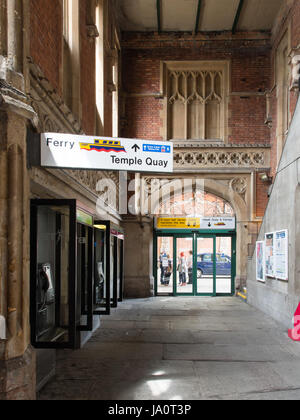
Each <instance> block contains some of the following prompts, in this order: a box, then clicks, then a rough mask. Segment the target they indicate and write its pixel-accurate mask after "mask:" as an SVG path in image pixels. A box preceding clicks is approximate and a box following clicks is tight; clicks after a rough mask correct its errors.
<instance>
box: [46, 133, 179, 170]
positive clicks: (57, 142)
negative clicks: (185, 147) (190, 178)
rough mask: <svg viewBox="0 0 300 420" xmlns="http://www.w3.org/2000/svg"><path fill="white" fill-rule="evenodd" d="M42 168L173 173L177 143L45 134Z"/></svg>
mask: <svg viewBox="0 0 300 420" xmlns="http://www.w3.org/2000/svg"><path fill="white" fill-rule="evenodd" d="M41 166H44V167H49V168H73V169H98V170H101V169H107V170H112V171H132V172H155V173H157V172H158V173H161V172H167V173H170V172H173V143H172V142H158V141H152V140H137V139H122V138H109V137H101V136H99V137H97V136H93V137H91V136H78V135H73V134H61V133H44V134H41Z"/></svg>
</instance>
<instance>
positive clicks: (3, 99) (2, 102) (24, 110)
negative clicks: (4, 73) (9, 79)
mask: <svg viewBox="0 0 300 420" xmlns="http://www.w3.org/2000/svg"><path fill="white" fill-rule="evenodd" d="M4 92H5V93H4ZM4 92H3V90H2V89H0V109H2V110H4V111H10V112H13V113H15V114H18V115H20V116H21V117H24V118H26V119H28V120H31V121H32V122H33V123H34V124H35V123H36V122H37V120H38V117H37V114H36V113H35V111H34V109H33V108H32V107H31V106H30V105H28V104H27V103H26V102H23V101H22V100H20V99H16V97H13V96H11V95H9V94H8V92H7V90H6V89H5V90H4Z"/></svg>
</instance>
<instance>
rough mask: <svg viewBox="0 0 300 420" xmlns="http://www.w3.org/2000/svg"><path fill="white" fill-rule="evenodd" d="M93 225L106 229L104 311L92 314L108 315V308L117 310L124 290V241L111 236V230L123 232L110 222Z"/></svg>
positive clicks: (101, 221)
mask: <svg viewBox="0 0 300 420" xmlns="http://www.w3.org/2000/svg"><path fill="white" fill-rule="evenodd" d="M94 224H95V225H97V224H99V225H105V227H106V231H105V232H106V235H105V238H106V262H105V264H106V311H99V310H96V311H94V314H96V315H109V314H110V308H117V306H118V302H122V301H123V289H124V240H123V239H121V238H119V237H118V236H115V235H112V234H111V230H112V229H115V230H116V231H118V232H120V233H122V234H124V232H123V230H122V229H121V228H120V227H119V226H116V225H114V224H113V223H112V222H110V221H103V220H98V221H95V222H94ZM112 236H113V238H114V239H113V240H114V249H113V255H111V246H110V245H111V237H112ZM118 241H121V244H120V256H119V257H120V258H119V259H118ZM111 258H113V262H114V264H113V276H112V278H113V284H112V290H113V295H112V296H110V287H111V270H110V261H111ZM118 263H119V264H120V268H119V275H120V285H119V289H118V275H117V274H118V266H117V264H118Z"/></svg>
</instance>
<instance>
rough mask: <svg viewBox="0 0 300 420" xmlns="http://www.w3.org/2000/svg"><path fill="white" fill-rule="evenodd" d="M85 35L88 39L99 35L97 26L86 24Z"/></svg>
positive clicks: (91, 39)
mask: <svg viewBox="0 0 300 420" xmlns="http://www.w3.org/2000/svg"><path fill="white" fill-rule="evenodd" d="M86 30H87V36H88V38H89V40H90V41H93V40H94V39H96V38H98V37H99V36H100V34H99V31H98V28H97V26H96V25H86Z"/></svg>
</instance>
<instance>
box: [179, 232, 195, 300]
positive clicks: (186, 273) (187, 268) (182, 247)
mask: <svg viewBox="0 0 300 420" xmlns="http://www.w3.org/2000/svg"><path fill="white" fill-rule="evenodd" d="M175 240H176V284H175V294H190V295H193V294H194V287H193V238H192V237H177V238H176V239H175Z"/></svg>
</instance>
